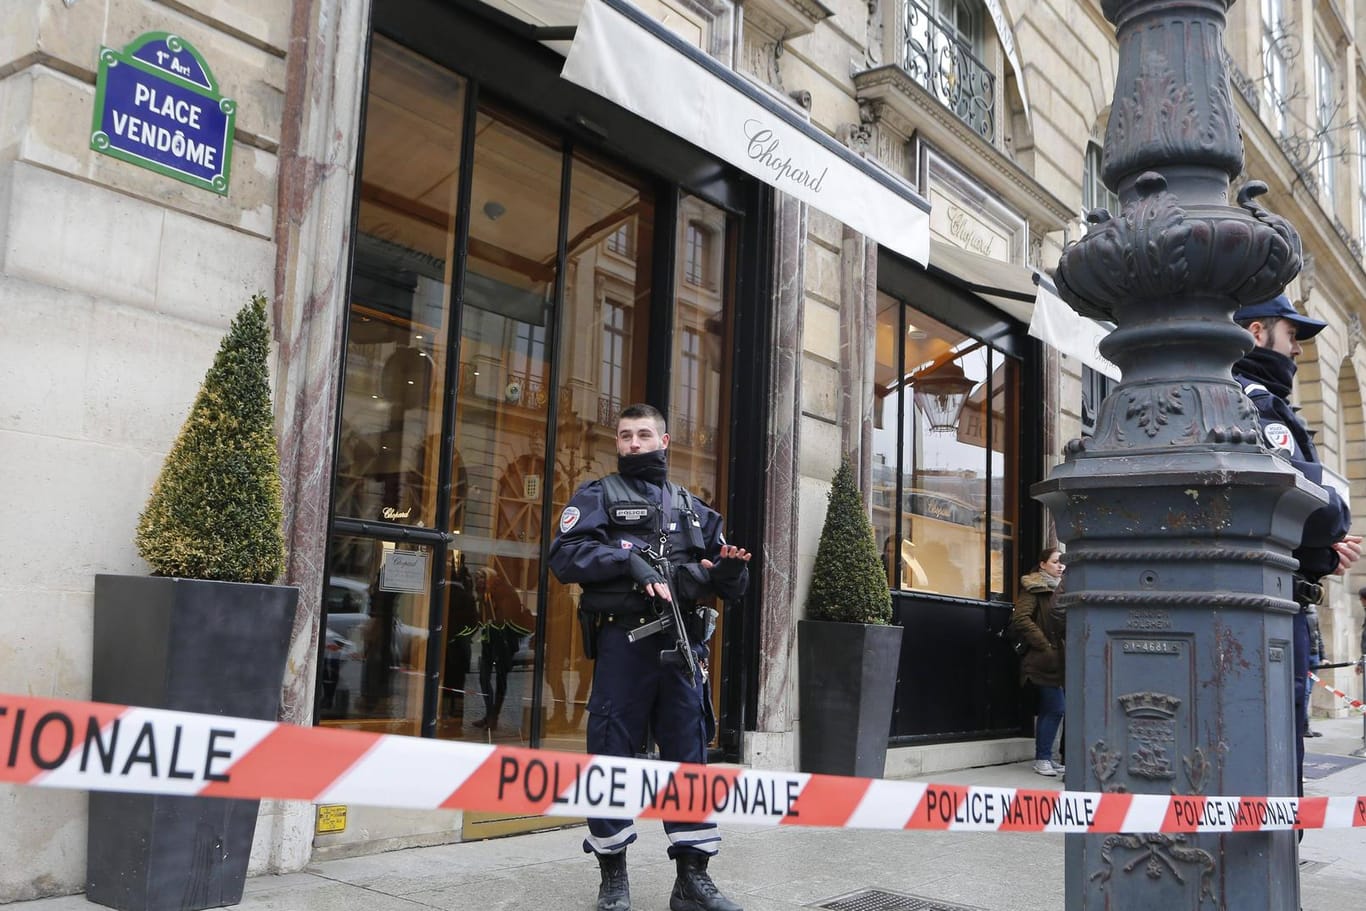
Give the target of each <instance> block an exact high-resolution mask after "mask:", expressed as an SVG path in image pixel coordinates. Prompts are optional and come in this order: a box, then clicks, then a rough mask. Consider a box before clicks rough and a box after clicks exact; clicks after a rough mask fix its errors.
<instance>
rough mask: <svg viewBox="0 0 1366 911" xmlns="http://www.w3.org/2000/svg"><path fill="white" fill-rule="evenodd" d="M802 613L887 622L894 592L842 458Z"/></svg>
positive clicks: (850, 620)
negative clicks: (890, 589)
mask: <svg viewBox="0 0 1366 911" xmlns="http://www.w3.org/2000/svg"><path fill="white" fill-rule="evenodd" d="M806 614H807V616H808V617H809V618H810V619H812V620H836V621H840V622H843V623H890V622H891V619H892V593H891V592H890V591H889V590H888V588H887V573H886V571H885V570H884V568H883V566H882V560H881V559H880V558H879V557H878V550H877V543H876V542H875V540H874V538H873V526H872V524H871V523H870V522H869V521H868V514H867V513H866V512H864V510H863V502H862V501H861V500H860V498H859V494H858V488H856V487H855V486H854V472H853V469H852V468H850V467H849V459H848V458H845V459H844V461H843V462H842V463H841V464H840V467H839V470H838V471H837V472H835V479H834V482H833V483H832V484H831V487H830V506H829V509H828V510H827V511H826V513H825V526H824V527H823V528H822V529H821V543H820V546H819V547H818V548H817V549H816V564H815V567H814V568H813V570H812V573H811V591H810V592H809V593H808V594H807V596H806Z"/></svg>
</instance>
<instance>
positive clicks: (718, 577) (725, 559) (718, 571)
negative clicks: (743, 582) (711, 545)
mask: <svg viewBox="0 0 1366 911" xmlns="http://www.w3.org/2000/svg"><path fill="white" fill-rule="evenodd" d="M752 556H753V554H751V553H750V552H749V551H747V550H745V549H744V548H743V547H736V546H735V545H734V544H723V545H721V556H720V557H719V558H718V559H717V561H716V562H715V563H713V562H711V561H710V560H703V561H702V566H703V567H704V568H706V569H707V570H708V571H709V572H710V573H711V578H712V581H714V582H722V583H725V582H734V581H735V580H736V579H738V578H740V573H741V572H742V571H743V570H744V568H745V564H746V563H748V562H749V560H750V557H752Z"/></svg>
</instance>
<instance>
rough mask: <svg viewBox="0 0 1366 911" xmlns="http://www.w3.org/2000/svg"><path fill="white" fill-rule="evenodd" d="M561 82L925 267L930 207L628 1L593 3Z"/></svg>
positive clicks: (871, 163)
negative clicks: (600, 98)
mask: <svg viewBox="0 0 1366 911" xmlns="http://www.w3.org/2000/svg"><path fill="white" fill-rule="evenodd" d="M560 75H561V76H563V77H564V78H565V79H567V80H568V81H570V82H573V83H575V84H576V85H580V86H582V87H584V88H585V89H588V90H589V91H591V92H594V93H596V94H598V95H601V96H603V97H604V98H607V99H608V100H610V101H612V102H614V103H616V104H618V105H620V106H621V107H623V108H626V109H627V110H629V111H631V112H632V113H634V114H636V115H638V116H640V117H643V118H645V119H647V120H649V121H651V122H652V123H655V124H657V125H658V126H660V127H662V128H664V129H666V130H668V131H669V132H671V133H673V134H675V135H676V136H679V137H681V138H682V139H685V140H687V141H688V142H690V143H692V144H693V145H695V146H697V147H699V148H701V149H704V150H706V151H707V152H709V153H711V154H712V155H715V156H716V157H717V158H720V159H722V160H723V161H726V162H728V163H729V164H731V165H733V166H734V167H737V168H739V169H740V170H742V171H745V172H746V173H748V174H750V175H752V176H754V177H756V178H758V179H759V180H762V181H764V182H765V183H767V184H770V185H772V186H773V187H775V188H776V189H778V190H781V191H782V192H784V193H787V194H788V195H790V196H793V197H795V198H797V199H800V200H802V201H803V202H805V203H808V204H810V205H812V206H814V207H815V208H817V209H819V210H820V211H822V212H824V213H825V214H827V215H829V216H831V217H832V218H836V219H839V220H840V221H842V222H843V223H845V224H847V225H849V226H850V227H851V228H853V229H855V230H857V231H859V232H861V233H863V234H866V235H868V236H869V237H871V238H872V239H873V240H875V241H877V242H878V243H879V244H881V245H883V246H886V247H889V248H891V249H892V250H895V251H896V252H898V253H900V254H901V255H902V256H905V257H907V258H909V259H911V260H914V261H915V262H917V263H919V264H920V265H922V266H924V265H927V264H928V263H929V258H930V220H929V211H930V204H929V203H928V202H927V201H925V200H924V199H923V198H922V197H921V196H920V195H919V194H918V193H916V192H915V190H914V189H913V188H912V187H911V185H910V184H908V183H906V182H905V181H904V180H902V179H901V178H899V177H897V176H896V175H895V174H892V173H891V172H889V171H887V170H885V169H884V168H882V167H881V166H879V165H878V164H877V163H876V162H874V161H872V160H870V159H867V158H864V157H862V156H860V155H858V154H856V153H855V152H853V151H852V150H850V149H849V148H848V147H846V146H844V145H842V144H841V143H839V142H837V141H836V140H834V139H833V138H832V137H830V136H829V135H827V134H826V133H824V132H823V131H821V130H820V128H818V127H816V126H814V125H812V124H811V123H809V122H808V121H807V120H805V119H804V118H803V117H801V116H800V115H799V114H798V113H797V112H796V111H794V110H793V109H792V108H791V107H790V106H788V105H787V104H785V103H784V102H783V101H781V100H780V99H778V98H776V97H774V96H773V95H771V94H769V93H768V92H767V91H765V90H764V89H763V88H761V87H760V86H758V85H756V84H755V83H753V82H751V81H750V80H748V79H746V78H745V77H744V76H742V75H740V74H739V73H737V72H735V71H733V70H731V69H729V68H727V67H724V66H722V65H721V64H720V63H718V62H717V61H715V60H713V59H712V58H711V57H708V56H707V55H706V54H704V53H702V52H701V51H699V50H698V49H697V48H695V47H693V46H692V45H691V44H688V43H687V42H686V41H684V40H682V39H681V38H679V37H678V36H676V35H675V34H674V33H673V32H671V31H669V30H668V29H667V28H666V27H664V26H663V25H661V24H660V23H659V22H657V21H656V20H654V19H653V18H651V17H650V16H648V15H646V14H645V13H643V12H641V11H640V10H639V9H638V8H637V7H636V6H634V5H633V4H632V3H630V2H629V0H587V2H586V3H585V4H584V7H583V12H582V14H581V16H580V18H579V25H578V29H577V31H576V33H575V36H574V43H573V45H572V46H571V47H570V49H569V57H568V59H566V60H565V64H564V69H563V70H562V71H561V74H560Z"/></svg>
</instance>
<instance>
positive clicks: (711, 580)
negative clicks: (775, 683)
mask: <svg viewBox="0 0 1366 911" xmlns="http://www.w3.org/2000/svg"><path fill="white" fill-rule="evenodd" d="M616 477H617V478H619V479H620V480H621V481H623V482H624V483H625V484H626V485H627V486H629V488H630V490H631V491H632V492H633V495H634V499H633V500H632V501H630V502H627V503H621V502H619V501H617V500H613V499H611V498H610V497H608V496H607V495H606V492H605V490H604V481H601V480H598V481H590V482H588V483H587V484H585V485H584V486H583V487H581V488H579V490H578V492H577V493H575V494H574V497H573V499H572V500H570V502H569V505H568V506H567V507H566V508H565V510H564V512H563V513H562V514H561V516H560V525H559V534H558V536H557V537H556V538H555V541H554V543H552V544H551V547H550V569H551V571H553V572H554V573H555V576H556V578H558V579H559V580H560V581H561V582H565V583H569V582H577V583H579V584H580V585H581V586H582V588H583V594H582V596H581V597H580V608H581V610H583V611H584V612H585V614H587V615H589V616H592V617H593V618H594V619H595V621H596V640H595V644H596V652H597V654H596V659H597V661H596V664H595V665H594V669H593V691H592V694H591V696H590V697H589V701H588V713H589V719H588V736H587V747H588V752H590V753H596V754H601V755H607V756H633V755H636V754H637V753H639V752H640V751H641V750H642V749H643V747H644V746H645V738H646V736H647V730H648V732H649V733H650V734H653V736H654V739H655V742H656V743H658V744H659V755H660V758H661V759H664V760H669V761H675V762H694V763H701V762H706V759H707V743H708V741H710V739H711V733H712V731H710V730H708V728H709V726H711V724H712V719H711V702H710V697H709V693H708V690H707V686H706V682H705V680H703V681H697V680H692V679H689V671H688V669H687V667H686V666H684V665H682V664H681V663H680V664H664V663H661V661H660V651H661V650H665V649H669V648H672V647H673V646H674V637H673V633H672V632H661V633H656V634H655V635H653V636H649V637H647V638H645V639H642V640H640V641H637V642H634V643H632V642H630V641H628V640H627V638H626V634H627V633H628V632H629V631H630V630H631V629H634V628H635V627H637V626H640V625H641V624H642V623H644V622H646V621H647V620H650V619H653V618H654V617H655V616H656V615H657V611H656V608H655V606H654V605H652V604H651V599H649V598H647V597H646V596H645V595H644V594H643V593H642V592H641V590H640V588H639V587H638V584H637V582H636V581H635V577H634V576H633V575H632V563H631V561H632V559H633V555H634V559H635V560H637V561H638V560H640V559H641V558H640V556H639V554H637V553H635V552H636V551H639V550H642V549H645V548H649V549H651V550H653V551H655V552H656V553H657V552H658V551H659V549H660V546H661V541H660V538H661V536H662V537H663V538H664V541H663V545H664V547H665V548H666V552H667V554H668V556H669V559H670V561H671V562H672V563H673V564H674V565H675V566H677V567H679V571H678V573H677V575H676V585H675V596H676V597H678V598H679V605H680V607H681V608H683V609H684V615H685V616H688V617H691V615H692V614H693V607H694V605H693V604H692V603H689V602H690V599H689V596H690V595H691V598H692V599H693V600H696V599H701V598H704V597H710V596H712V595H717V596H720V597H722V598H726V599H731V598H737V597H739V596H741V595H743V594H744V592H745V589H746V587H747V585H748V581H749V575H748V569H747V568H746V567H745V564H744V563H743V561H739V560H728V561H724V562H725V564H732V565H730V566H727V567H726V569H725V570H724V571H723V570H721V569H720V568H719V567H718V568H717V572H716V573H715V574H712V573H708V572H707V571H706V570H705V569H703V568H702V567H701V566H700V561H701V560H702V559H703V558H707V559H709V560H711V561H712V562H716V561H717V560H718V557H719V553H720V549H721V546H722V545H723V544H725V538H724V536H723V535H722V531H721V525H722V520H721V516H720V514H718V513H717V512H716V511H714V510H712V509H710V508H708V507H707V506H705V505H703V504H701V503H699V502H697V501H696V500H695V499H693V498H692V497H691V496H690V495H689V494H687V493H686V491H683V490H682V489H681V488H676V487H673V486H672V485H667V484H660V483H652V482H651V481H646V480H643V479H642V478H639V477H623V476H621V475H618V476H616ZM614 506H615V507H616V508H613V507H614ZM661 516H662V517H663V522H661ZM735 564H738V569H737V567H736V566H735ZM638 565H639V564H637V566H638ZM723 576H724V577H725V578H722V577H723ZM689 632H690V637H691V640H692V641H693V642H694V653H695V654H696V655H697V656H698V657H699V658H701V659H703V660H705V658H706V654H707V650H706V646H705V644H703V643H702V641H701V636H700V635H697V634H698V633H700V632H702V630H700V629H697V628H696V625H695V624H694V629H693V630H690V631H689ZM700 676H705V675H700ZM588 831H589V836H588V838H586V839H585V840H584V845H583V847H584V851H586V852H588V851H591V852H593V853H596V854H598V855H610V854H617V853H620V852H622V851H624V850H625V849H626V847H627V845H629V844H631V842H633V841H635V840H636V831H635V826H634V824H632V823H631V822H629V821H627V820H619V819H593V818H590V819H589V820H588ZM664 831H665V832H666V833H667V834H668V837H669V856H670V857H671V858H678V857H679V856H680V855H683V854H689V853H692V854H700V855H705V856H711V855H714V854H715V853H716V851H717V848H718V847H719V843H720V840H721V836H720V834H719V832H718V831H717V828H716V825H715V824H714V823H682V822H665V823H664Z"/></svg>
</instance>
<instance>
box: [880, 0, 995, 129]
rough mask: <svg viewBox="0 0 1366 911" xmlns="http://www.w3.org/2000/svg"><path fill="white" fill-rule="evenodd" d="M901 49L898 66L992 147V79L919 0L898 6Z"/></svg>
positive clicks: (949, 30)
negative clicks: (903, 11) (902, 23)
mask: <svg viewBox="0 0 1366 911" xmlns="http://www.w3.org/2000/svg"><path fill="white" fill-rule="evenodd" d="M903 2H904V3H905V8H906V23H905V25H906V47H905V53H904V55H903V57H902V60H901V66H902V67H903V68H904V69H905V70H906V72H907V73H909V74H910V76H911V78H912V79H914V80H915V81H916V82H918V83H920V85H921V86H923V87H924V88H925V90H926V91H927V92H929V93H930V94H931V95H933V96H934V97H935V98H936V99H937V100H938V101H939V102H940V103H941V104H943V105H944V106H945V107H947V108H948V109H949V110H951V111H953V112H954V113H955V114H957V115H958V118H959V119H960V120H962V121H963V122H964V123H966V124H967V125H968V126H970V127H972V129H973V130H974V131H975V132H976V133H977V134H978V135H979V136H981V137H982V138H983V139H985V140H986V141H987V142H990V143H993V144H994V143H995V142H996V76H995V74H993V73H992V72H991V71H990V70H989V69H987V67H986V65H985V64H984V63H982V61H980V60H978V59H977V57H976V56H975V55H974V54H973V52H972V47H971V46H970V45H968V43H967V42H965V41H963V40H962V38H960V37H959V36H958V35H957V33H955V32H954V30H953V29H952V28H950V27H949V26H947V25H945V24H944V23H943V22H941V21H940V20H939V19H938V17H936V16H935V15H934V13H932V12H931V11H930V9H929V7H927V6H926V5H925V4H924V3H923V2H920V0H903Z"/></svg>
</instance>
